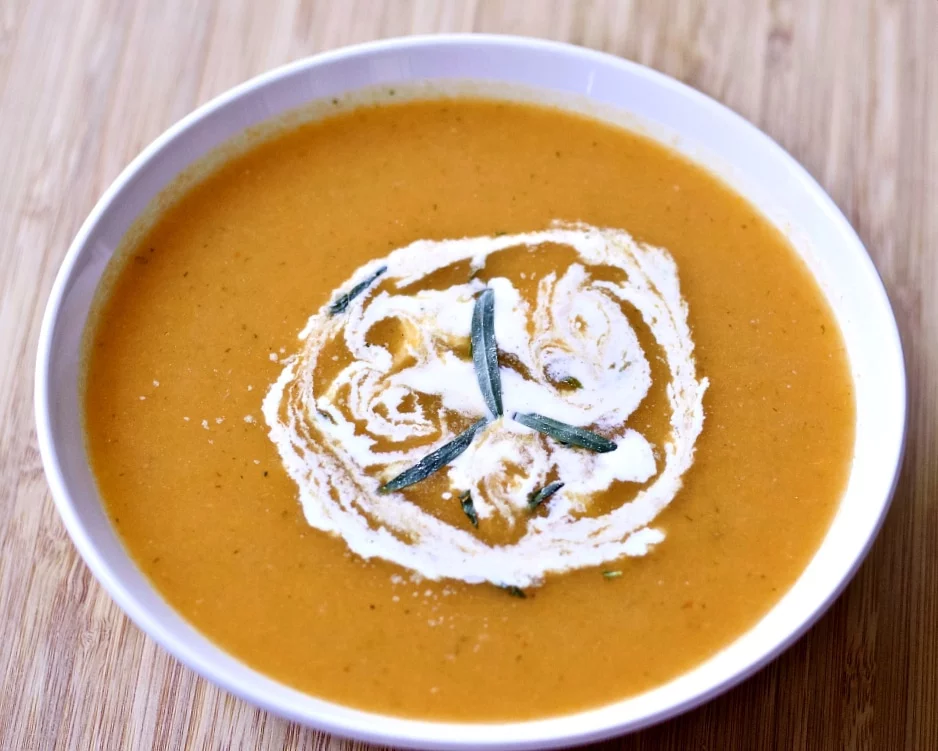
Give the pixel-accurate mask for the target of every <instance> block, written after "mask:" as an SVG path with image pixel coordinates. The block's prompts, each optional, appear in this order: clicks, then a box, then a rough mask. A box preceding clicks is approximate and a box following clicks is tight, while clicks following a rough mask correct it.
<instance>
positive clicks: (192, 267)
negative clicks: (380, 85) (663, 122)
mask: <svg viewBox="0 0 938 751" xmlns="http://www.w3.org/2000/svg"><path fill="white" fill-rule="evenodd" d="M112 272H113V273H111V274H109V276H108V282H107V283H106V284H105V285H103V287H102V289H101V291H100V293H99V305H98V308H97V311H96V313H95V315H94V316H93V318H92V322H91V324H90V328H89V332H88V337H87V357H86V367H85V384H84V388H85V395H86V396H85V399H86V401H85V410H86V412H85V424H86V433H87V446H88V452H89V456H90V460H91V464H92V468H93V471H94V473H95V476H96V478H97V481H98V485H99V488H100V491H101V495H102V497H103V499H104V502H105V504H106V506H107V510H108V513H109V515H110V517H111V518H112V520H113V523H114V525H115V527H116V529H117V531H118V533H119V535H120V536H121V538H122V539H123V541H124V543H125V545H126V546H127V548H128V549H129V550H130V552H131V554H132V555H133V557H134V559H135V560H136V561H137V563H138V565H139V566H140V567H141V569H142V570H143V571H144V572H145V573H146V575H147V576H148V577H149V578H150V579H151V580H152V582H153V584H154V585H155V586H156V587H157V589H158V590H159V591H160V592H161V593H162V594H163V596H164V597H165V598H166V599H167V601H168V602H170V603H171V604H172V605H173V607H175V608H176V609H177V610H178V611H179V612H180V613H182V614H183V615H184V616H185V617H186V618H187V619H188V620H189V621H191V622H192V623H193V624H194V625H195V626H196V627H197V628H199V629H200V630H201V631H202V632H204V633H205V634H207V635H208V636H209V637H210V638H212V639H213V640H214V641H216V642H217V643H218V644H219V645H221V646H222V647H223V648H224V649H226V650H228V651H230V652H231V653H232V654H234V655H236V656H237V657H239V658H240V659H242V660H244V661H245V662H246V663H248V664H250V665H251V666H253V667H255V668H256V669H258V670H260V671H262V672H264V673H267V674H269V675H271V676H273V677H275V678H277V679H279V680H282V681H284V682H285V683H288V684H290V685H293V686H295V687H297V688H299V689H301V690H303V691H307V692H309V693H311V694H314V695H317V696H320V697H323V698H326V699H330V700H333V701H338V702H342V703H344V704H348V705H352V706H355V707H360V708H363V709H368V710H374V711H379V712H385V713H390V714H396V715H404V716H412V717H423V718H433V719H451V720H465V721H491V720H512V719H524V718H534V717H542V716H547V715H555V714H559V713H565V712H571V711H575V710H579V709H586V708H590V707H594V706H596V705H599V704H603V703H607V702H611V701H614V700H617V699H621V698H624V697H626V696H629V695H632V694H635V693H637V692H640V691H643V690H646V689H649V688H652V687H654V686H656V685H659V684H661V683H663V682H665V681H667V680H669V679H671V678H674V677H676V676H677V675H679V674H680V673H682V672H684V671H686V670H688V669H689V668H692V667H693V666H694V665H695V664H697V663H699V662H700V661H702V660H703V659H705V658H707V657H709V656H710V655H712V654H713V653H715V652H716V651H717V650H719V649H720V648H721V647H723V646H725V645H726V644H728V643H729V642H730V641H732V640H733V639H734V638H735V637H737V636H739V635H740V634H741V633H742V632H743V631H745V630H746V629H748V628H749V627H750V626H752V625H753V624H754V623H755V622H756V621H757V620H758V619H759V618H760V617H761V616H762V615H763V614H764V613H765V612H766V610H767V609H768V608H770V607H771V606H772V605H773V604H774V603H775V602H776V601H777V600H778V599H779V598H780V597H781V596H782V594H783V593H784V592H785V591H786V590H787V589H788V588H789V587H790V586H791V585H792V583H793V582H794V581H795V579H796V578H797V577H798V575H799V574H800V573H801V571H802V570H803V569H804V567H805V566H806V565H807V563H808V561H809V559H810V557H811V556H812V554H813V553H814V551H815V550H816V549H817V547H818V545H819V543H820V541H821V539H822V537H823V535H824V533H825V532H826V530H827V527H828V524H829V522H830V520H831V518H832V517H833V514H834V511H835V509H836V507H837V504H838V501H839V498H840V495H841V492H842V490H843V488H844V486H845V483H846V478H847V474H848V471H849V466H850V460H851V451H852V445H853V435H854V421H855V420H854V417H855V416H854V402H853V393H852V382H851V378H850V374H849V369H848V363H847V361H846V357H845V352H844V346H843V342H842V340H841V337H840V333H839V331H838V329H837V326H836V323H835V322H834V319H833V316H832V313H831V311H830V310H829V308H828V307H827V304H826V302H825V301H824V299H823V297H822V295H821V293H820V291H819V290H818V288H817V286H816V284H815V283H814V281H813V280H812V278H811V277H810V275H809V274H808V272H807V270H806V269H805V268H804V266H803V264H802V262H801V261H800V260H799V259H798V257H797V256H796V254H795V252H794V251H793V250H792V249H791V247H790V246H789V245H788V243H787V241H786V239H785V238H784V237H783V236H782V235H781V234H780V233H779V232H778V231H776V230H775V229H774V228H773V227H772V226H771V225H770V224H769V223H768V221H766V220H765V219H764V218H763V217H761V216H760V215H759V214H758V213H757V212H756V211H755V210H754V209H753V207H752V206H751V205H749V204H748V203H747V202H746V201H745V200H743V199H742V198H740V197H739V196H737V195H735V194H734V193H733V192H732V191H731V190H730V189H729V188H728V187H726V186H725V185H724V184H723V183H722V182H720V181H719V180H718V179H716V178H715V177H714V176H712V175H711V174H709V173H708V172H707V171H705V170H703V169H701V168H700V167H698V166H695V165H694V164H692V163H690V162H688V161H687V160H685V159H684V158H683V157H681V156H679V155H678V154H676V153H674V152H672V151H670V150H669V149H667V148H665V147H663V146H661V145H659V144H657V143H656V142H653V141H651V140H649V139H647V138H645V137H642V136H640V135H637V134H634V133H631V132H628V131H625V130H622V129H618V128H615V127H613V126H610V125H607V124H604V123H601V122H598V121H594V120H591V119H587V118H585V117H581V116H578V115H574V114H570V113H565V112H561V111H559V110H555V109H549V108H544V107H539V106H535V105H532V104H520V103H506V102H499V101H494V100H492V101H489V100H484V99H472V98H455V99H436V100H425V101H411V102H403V103H396V104H381V105H375V106H366V107H360V108H358V109H355V110H352V111H348V112H343V113H340V114H336V115H334V116H332V117H329V118H326V119H324V120H321V121H318V122H314V123H308V124H304V125H301V126H298V127H293V128H292V129H289V130H286V131H284V132H281V133H278V134H276V135H275V136H272V137H268V138H265V139H264V140H263V141H261V142H258V143H257V144H256V145H254V146H252V147H251V148H250V149H248V150H247V151H246V152H245V153H243V154H241V155H238V156H234V157H232V158H231V159H229V160H228V161H227V162H225V163H224V164H222V165H221V166H220V167H218V168H216V169H214V170H213V171H212V172H211V173H210V174H209V175H208V176H206V177H205V178H204V179H202V180H201V181H200V182H199V183H198V184H197V185H195V187H192V188H190V189H188V190H187V191H185V192H184V193H183V194H182V195H180V196H179V197H177V198H176V199H175V200H173V201H171V202H170V205H169V206H168V207H167V208H165V209H164V210H162V211H161V213H160V214H159V215H158V217H157V218H156V220H155V221H154V222H153V224H152V226H151V227H150V228H149V229H147V230H146V231H145V232H144V233H143V234H142V235H140V236H138V237H136V239H135V240H134V241H132V242H130V241H128V244H127V247H126V248H125V249H123V251H122V252H120V253H119V254H118V255H117V256H115V259H114V260H113V261H112ZM487 305H492V306H493V307H492V308H488V309H487V308H486V306H487ZM486 316H488V317H486ZM486 342H489V343H492V342H494V344H493V345H492V346H494V347H495V348H496V349H494V350H486V349H485V347H486V346H487V345H486ZM493 358H494V359H493ZM493 379H494V381H493ZM493 400H496V401H497V402H498V403H497V404H496V401H493ZM533 413H537V414H539V415H542V416H543V417H547V418H551V419H553V420H558V421H560V422H561V423H562V425H561V427H560V428H558V427H557V425H556V423H554V424H548V425H546V427H545V423H544V421H542V420H540V418H539V417H537V416H535V417H531V415H532V414H533ZM570 426H572V427H573V428H576V429H578V430H574V431H573V432H572V433H571V432H570ZM564 430H567V432H563V431H564ZM558 431H560V432H558ZM441 453H442V454H443V455H444V456H442V457H441V456H440V454H441ZM428 455H429V457H430V464H429V465H428V464H427V462H424V463H422V464H420V460H422V459H424V458H425V457H427V456H428ZM434 457H436V458H437V461H435V462H434V461H433V459H434ZM417 464H419V466H421V467H424V468H427V467H428V468H427V471H426V472H423V473H420V472H419V471H417V474H416V475H415V474H414V470H413V469H412V467H413V466H414V465H417ZM430 465H432V466H430ZM408 470H410V473H409V474H408ZM418 475H419V476H418ZM423 475H425V476H423ZM400 478H403V479H400ZM414 480H416V481H414ZM411 481H413V482H411ZM551 491H553V492H551Z"/></svg>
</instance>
